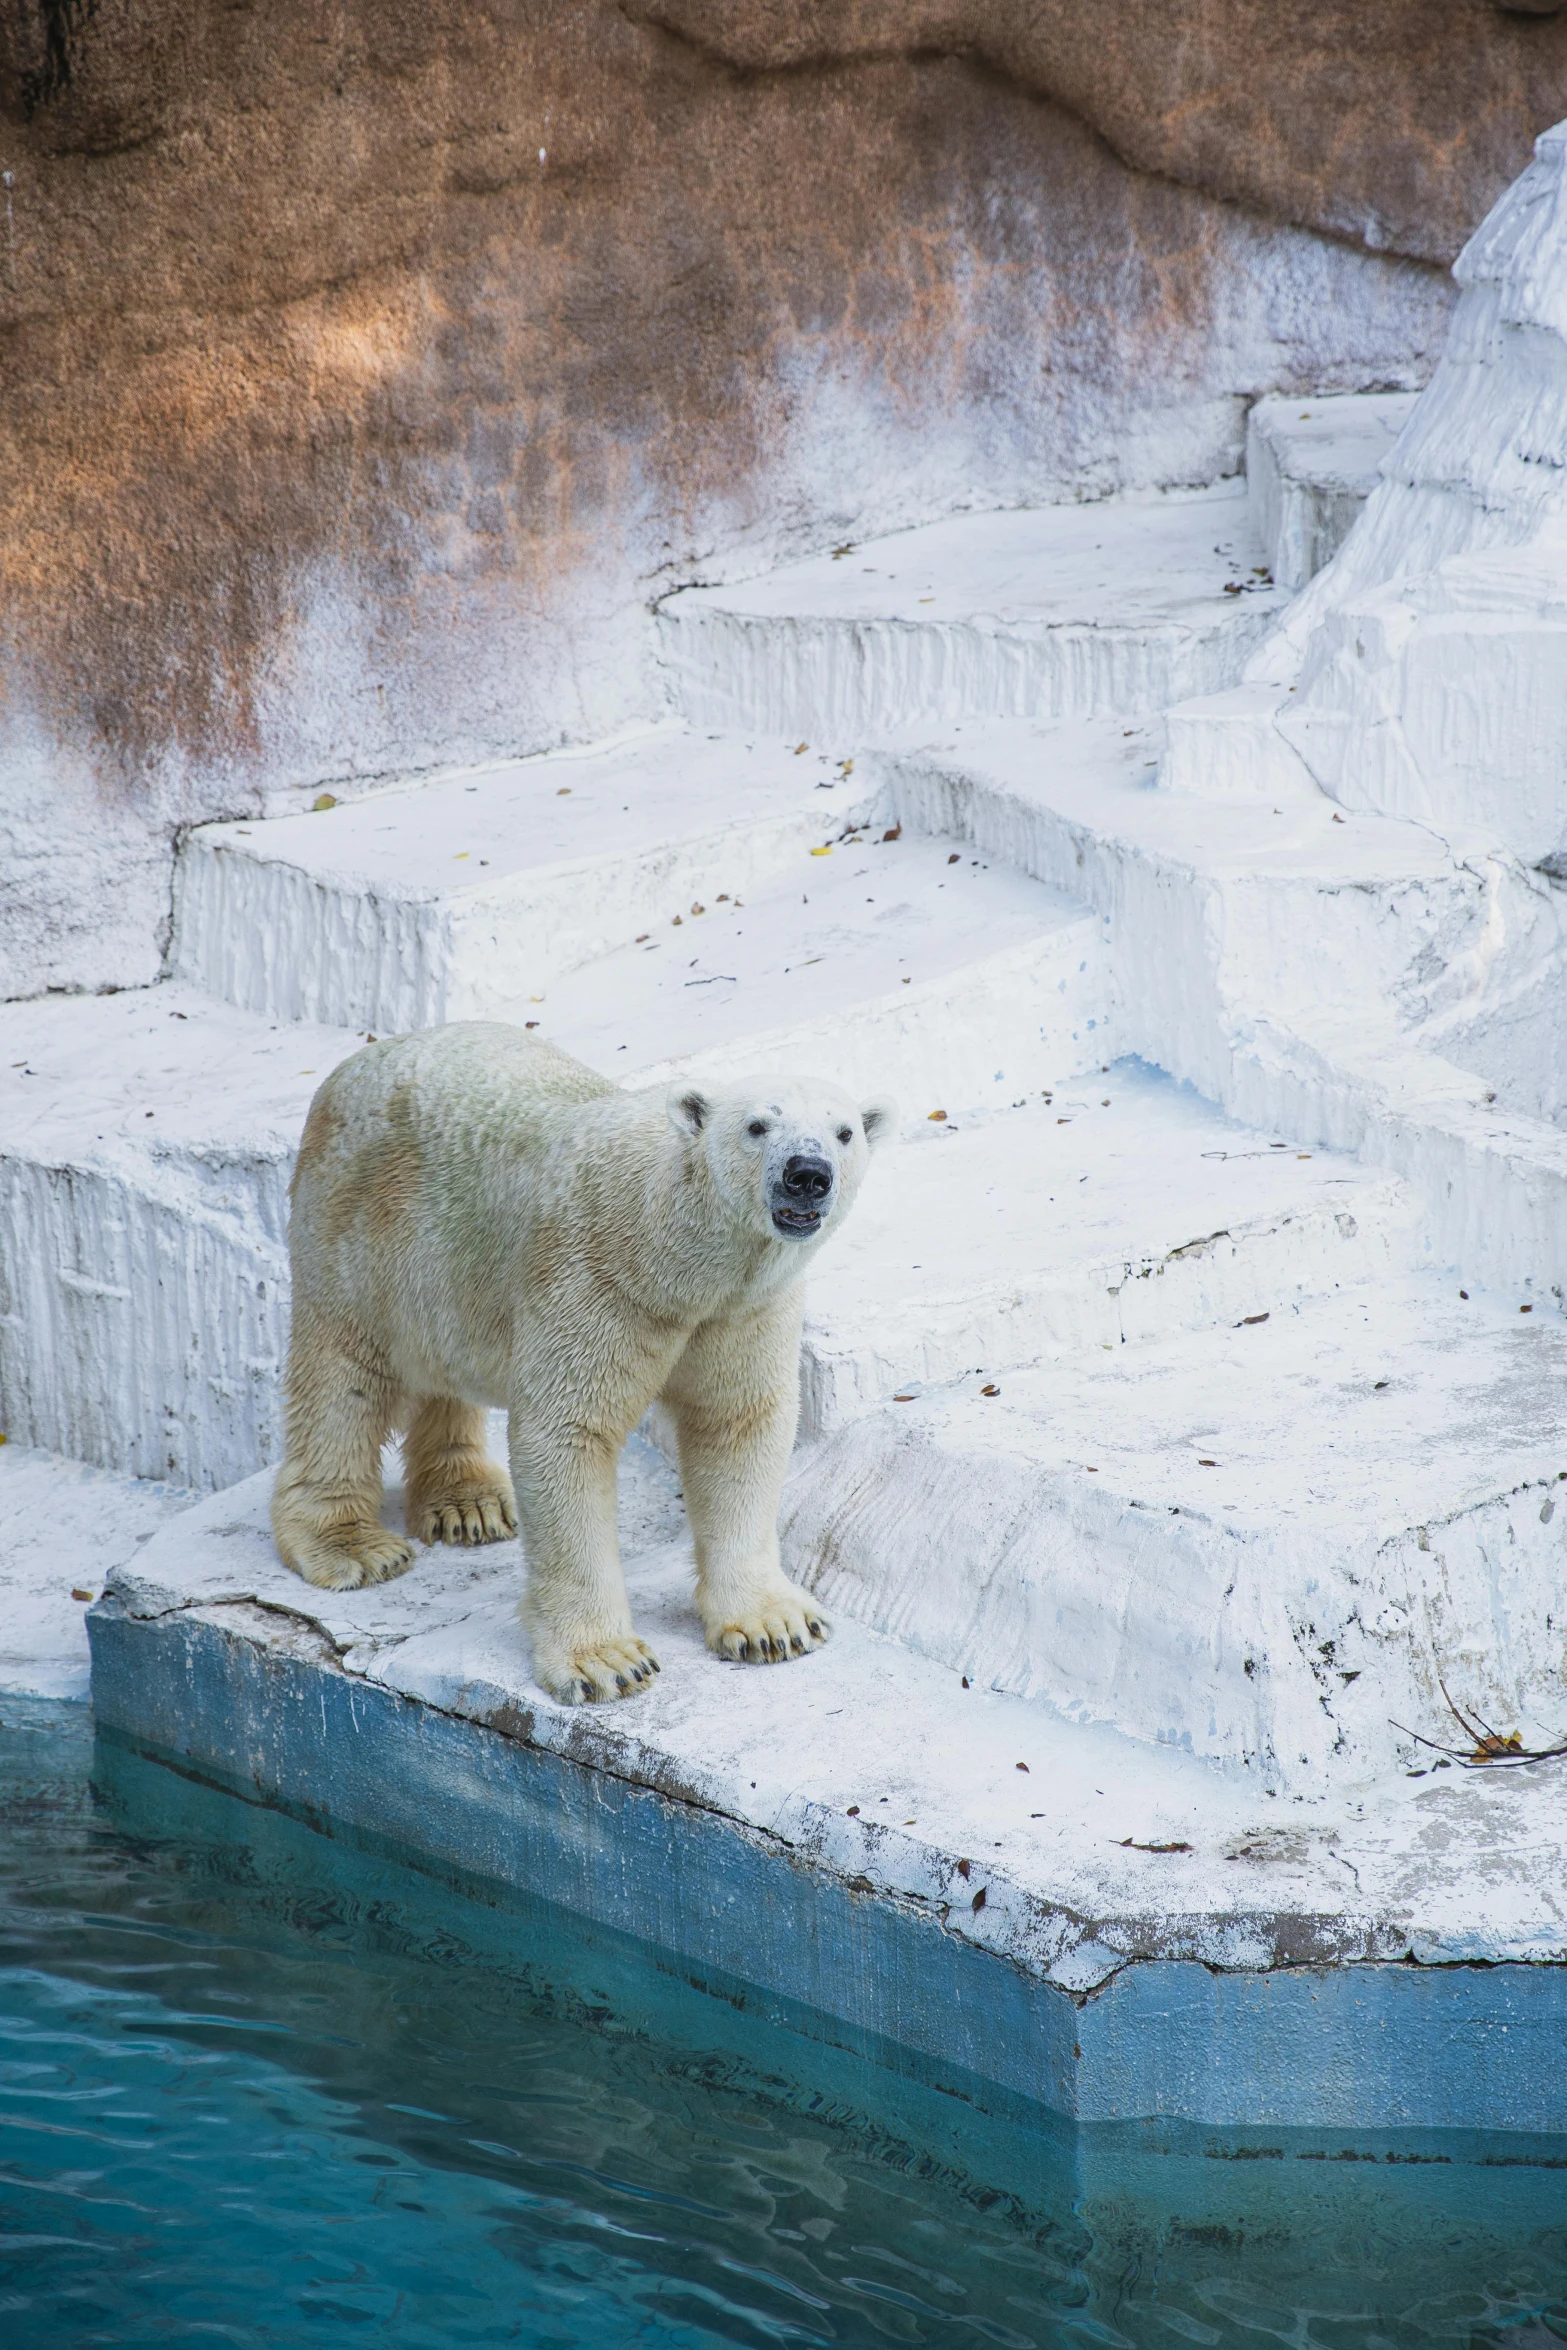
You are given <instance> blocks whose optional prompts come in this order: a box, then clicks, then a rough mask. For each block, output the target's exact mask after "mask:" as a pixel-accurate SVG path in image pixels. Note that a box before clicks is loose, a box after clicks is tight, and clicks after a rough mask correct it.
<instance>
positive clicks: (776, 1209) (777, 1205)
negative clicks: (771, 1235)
mask: <svg viewBox="0 0 1567 2350" xmlns="http://www.w3.org/2000/svg"><path fill="white" fill-rule="evenodd" d="M837 1185H838V1170H837V1168H836V1167H835V1166H834V1165H833V1163H832V1161H831V1159H828V1158H824V1157H823V1156H822V1153H821V1150H820V1148H819V1147H818V1146H816V1145H815V1144H812V1143H807V1145H806V1146H805V1148H804V1150H798V1151H791V1153H790V1154H789V1156H788V1158H786V1159H785V1161H784V1163H783V1165H782V1166H781V1167H780V1169H779V1170H778V1175H777V1179H776V1182H775V1183H774V1185H773V1196H772V1199H771V1201H770V1202H769V1205H770V1206H771V1208H772V1212H773V1229H774V1230H775V1231H777V1232H781V1233H782V1234H783V1236H784V1238H785V1239H786V1240H809V1239H810V1237H811V1234H812V1233H813V1232H819V1231H820V1230H821V1227H822V1218H823V1217H824V1216H827V1215H830V1214H831V1212H832V1195H833V1193H834V1191H835V1190H836V1189H837Z"/></svg>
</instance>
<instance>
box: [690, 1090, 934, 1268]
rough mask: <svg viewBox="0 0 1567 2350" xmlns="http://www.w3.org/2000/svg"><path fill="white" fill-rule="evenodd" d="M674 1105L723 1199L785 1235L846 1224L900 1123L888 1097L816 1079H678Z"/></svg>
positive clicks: (797, 1236)
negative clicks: (850, 1091)
mask: <svg viewBox="0 0 1567 2350" xmlns="http://www.w3.org/2000/svg"><path fill="white" fill-rule="evenodd" d="M668 1111H669V1122H670V1124H671V1125H672V1126H673V1127H674V1129H675V1132H676V1133H677V1134H679V1135H681V1136H683V1137H684V1138H685V1140H686V1141H687V1142H688V1143H689V1144H690V1145H691V1146H692V1147H693V1148H694V1149H697V1150H699V1151H700V1152H701V1153H702V1156H703V1158H704V1159H705V1161H706V1163H707V1166H708V1169H709V1171H710V1173H711V1175H712V1179H713V1183H714V1187H715V1189H716V1190H717V1191H718V1193H719V1195H720V1197H721V1198H722V1200H723V1201H724V1204H725V1206H726V1207H727V1208H729V1209H730V1211H731V1212H732V1213H733V1214H735V1215H736V1216H737V1217H738V1219H739V1220H740V1222H741V1223H743V1224H745V1225H747V1226H749V1227H750V1229H751V1230H752V1231H753V1232H756V1233H759V1234H765V1235H766V1236H767V1237H768V1238H769V1239H774V1240H786V1241H802V1240H817V1239H820V1238H821V1236H822V1235H823V1234H824V1233H826V1232H828V1231H830V1230H831V1229H832V1228H833V1227H834V1226H835V1225H837V1224H840V1223H841V1222H842V1221H843V1218H844V1217H845V1216H846V1215H847V1214H848V1212H849V1208H850V1206H851V1205H852V1203H853V1200H854V1195H855V1193H856V1192H857V1191H858V1190H859V1188H860V1178H861V1177H862V1176H863V1174H864V1173H865V1168H866V1163H867V1161H868V1159H869V1157H870V1154H871V1152H872V1151H873V1150H876V1149H878V1148H879V1146H880V1145H881V1144H882V1143H884V1142H885V1141H886V1140H887V1138H888V1137H889V1136H890V1135H892V1134H895V1133H896V1132H897V1126H898V1113H897V1110H896V1108H895V1107H894V1105H893V1104H892V1103H891V1102H890V1101H886V1100H876V1101H869V1102H853V1101H851V1100H850V1099H849V1096H848V1095H847V1094H846V1093H840V1092H839V1091H838V1089H837V1087H836V1086H835V1085H824V1084H823V1083H822V1082H821V1081H820V1080H819V1079H817V1078H813V1077H745V1078H741V1079H739V1080H738V1081H737V1082H736V1083H735V1084H733V1085H724V1086H706V1085H677V1086H675V1087H674V1088H673V1089H672V1091H671V1093H670V1096H669V1101H668Z"/></svg>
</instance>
